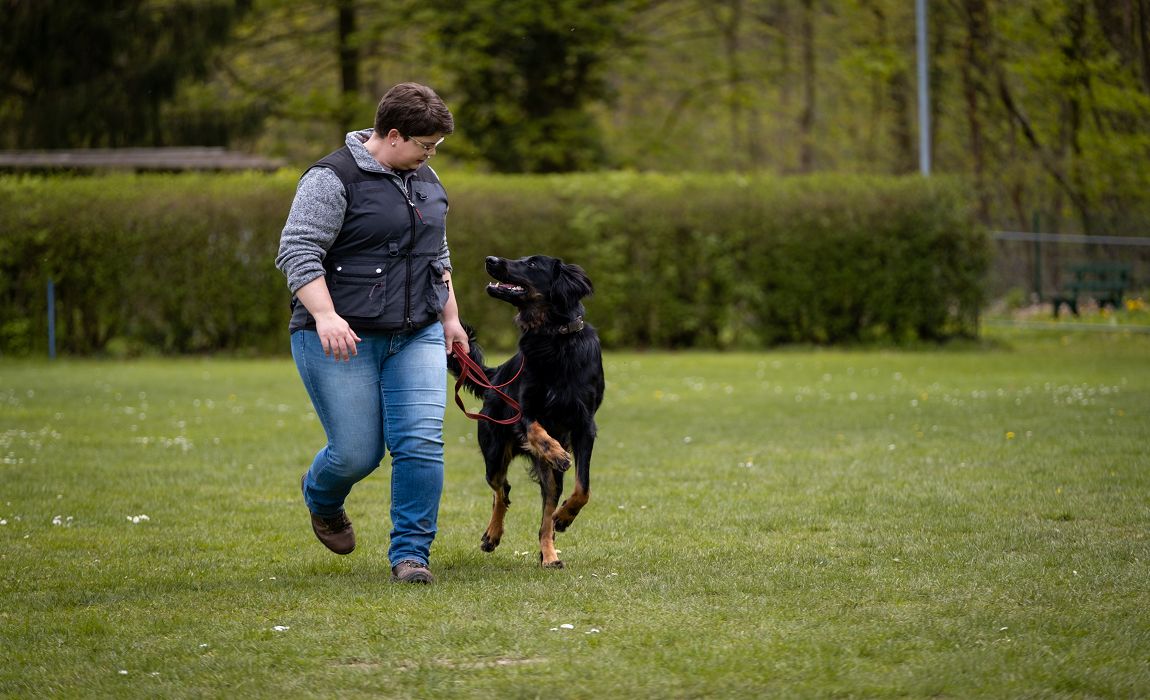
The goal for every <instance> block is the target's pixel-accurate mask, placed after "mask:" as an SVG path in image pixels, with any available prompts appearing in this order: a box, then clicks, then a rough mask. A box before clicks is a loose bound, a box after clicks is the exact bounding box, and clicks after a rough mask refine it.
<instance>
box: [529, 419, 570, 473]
mask: <svg viewBox="0 0 1150 700" xmlns="http://www.w3.org/2000/svg"><path fill="white" fill-rule="evenodd" d="M525 447H526V449H527V451H528V452H530V453H531V454H533V455H535V456H536V457H538V458H539V459H542V460H544V461H546V462H548V463H550V464H551V465H552V466H553V467H555V468H556V469H558V470H559V471H567V468H568V467H570V466H571V458H570V457H569V456H567V450H565V449H563V446H562V445H560V444H559V442H558V441H557V440H556V439H555V438H553V437H551V436H550V435H548V434H547V431H546V430H544V429H543V426H541V425H539V422H538V421H531V424H530V425H528V426H527V444H526V445H525Z"/></svg>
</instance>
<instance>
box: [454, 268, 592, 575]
mask: <svg viewBox="0 0 1150 700" xmlns="http://www.w3.org/2000/svg"><path fill="white" fill-rule="evenodd" d="M486 266H487V272H488V274H490V275H491V277H493V278H494V279H495V280H496V281H495V282H493V283H491V284H489V285H488V286H487V293H488V294H490V295H491V296H493V297H495V298H496V299H500V300H502V301H506V302H508V303H509V304H512V305H513V306H515V307H516V308H517V309H518V310H519V313H518V314H517V315H516V317H515V321H516V323H517V324H518V326H519V328H520V331H521V335H520V337H519V350H518V352H517V353H516V354H515V356H514V357H512V358H511V359H509V360H508V361H507V362H504V363H503V364H501V365H499V366H498V367H494V368H490V367H487V366H486V365H485V364H484V359H483V351H482V350H481V349H480V347H479V345H478V344H477V343H476V342H475V334H474V331H473V330H471V329H468V335H469V337H470V338H471V343H470V346H471V351H470V353H469V356H470V357H471V359H472V360H474V361H475V362H476V364H478V365H479V366H481V367H483V370H484V372H485V373H486V374H487V377H488V378H489V379H490V380H491V384H493V385H495V386H498V385H501V384H503V383H505V382H508V381H511V379H512V377H514V376H515V374H516V372H517V371H518V370H519V368H520V366H522V372H521V373H520V374H519V377H518V378H517V379H516V380H515V381H514V382H511V384H509V385H508V386H507V387H505V388H504V389H503V391H504V392H506V393H507V394H508V395H509V396H511V397H512V398H514V399H515V400H516V401H517V402H518V403H519V404H520V406H521V407H522V415H521V416H520V417H519V419H518V420H517V421H515V422H514V423H513V424H511V425H497V424H494V423H489V422H486V421H482V420H481V421H479V427H478V432H479V447H480V449H481V450H482V452H483V459H484V461H485V462H486V464H487V483H488V484H489V485H490V486H491V488H492V490H493V491H494V492H495V496H494V499H493V504H492V509H491V510H492V512H491V521H490V522H489V523H488V525H487V529H486V530H485V531H484V533H483V541H482V544H481V545H480V547H481V548H482V549H483V551H485V552H491V551H494V549H495V548H496V547H497V546H499V541H500V539H501V538H502V537H503V519H504V515H505V514H506V512H507V507H508V506H509V505H511V500H510V498H509V495H510V493H511V485H510V484H509V483H508V481H507V467H508V465H509V464H510V463H511V460H512V459H513V458H515V457H517V456H519V455H524V456H526V457H528V458H529V459H531V463H532V468H531V473H532V476H533V477H534V478H535V479H536V480H537V481H538V482H539V489H540V492H541V494H542V498H543V521H542V524H541V525H540V527H539V557H540V563H541V564H542V565H543V566H545V567H555V568H559V567H562V566H563V562H562V561H560V560H559V557H558V555H557V554H556V551H555V532H556V531H558V532H562V531H564V530H566V529H567V527H568V526H569V525H570V524H571V522H572V521H573V520H574V519H575V516H577V515H578V514H579V511H580V510H581V509H582V508H583V506H585V505H586V504H587V501H588V500H589V498H590V495H591V451H592V449H593V448H594V446H595V434H596V427H595V412H596V411H597V410H598V409H599V405H600V404H601V403H602V402H603V389H604V379H603V359H602V353H601V350H600V346H599V336H598V334H597V333H596V332H595V329H594V328H593V327H592V326H591V325H590V324H588V323H586V322H585V321H584V320H583V314H584V308H583V303H582V300H583V298H584V297H587V296H590V295H591V293H592V291H593V290H592V286H591V280H590V278H589V277H588V276H587V273H586V272H584V271H583V269H582V268H580V267H579V266H578V265H571V264H568V263H565V262H563V261H562V260H559V259H558V258H551V257H547V256H544V255H533V256H531V257H526V258H520V259H519V260H508V259H505V258H496V257H489V258H487V261H486ZM448 367H449V369H450V370H451V372H452V373H453V374H454V375H455V376H457V377H458V376H459V375H460V373H461V371H462V370H461V367H460V365H459V362H458V361H457V360H456V359H455V358H454V357H452V358H449V360H448ZM465 385H466V387H467V389H468V390H469V391H470V392H471V393H473V394H475V395H476V396H478V397H480V398H482V399H483V409H482V412H483V413H484V414H486V415H489V416H491V417H492V418H502V419H509V418H511V417H512V416H514V415H515V411H514V410H513V409H512V408H511V407H509V406H508V405H507V404H506V403H505V402H504V401H503V400H502V399H501V398H500V397H499V396H498V395H497V394H496V393H495V392H494V391H491V390H488V389H484V388H483V387H481V386H479V385H477V384H476V383H475V382H473V381H467V382H466V383H465ZM568 452H570V453H571V454H572V455H573V456H574V460H575V489H574V491H572V493H571V495H570V496H569V497H568V498H567V500H566V501H564V502H563V505H559V496H560V494H561V493H562V492H563V475H564V473H565V472H566V471H567V469H568V468H569V467H570V466H571V455H569V454H568Z"/></svg>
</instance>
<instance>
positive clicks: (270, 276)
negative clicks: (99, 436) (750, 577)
mask: <svg viewBox="0 0 1150 700" xmlns="http://www.w3.org/2000/svg"><path fill="white" fill-rule="evenodd" d="M442 175H443V176H445V184H446V185H447V188H448V193H449V195H450V197H451V213H450V215H449V217H448V237H449V240H450V243H451V249H452V260H453V263H454V265H455V273H454V277H455V283H456V294H457V296H458V298H459V302H460V308H461V309H462V313H463V316H464V319H465V320H466V321H469V322H471V323H472V324H474V325H475V326H476V327H478V328H479V329H480V332H481V335H482V337H483V338H484V339H485V341H486V344H488V345H490V346H492V347H509V346H510V345H511V344H512V343H513V342H514V338H515V328H514V326H513V324H512V323H511V319H512V316H513V311H512V310H511V308H510V307H508V306H506V305H505V304H503V303H501V302H497V301H495V300H493V299H491V298H489V297H487V295H486V294H485V292H484V287H485V285H486V282H487V275H486V273H485V272H484V270H483V259H484V257H485V256H487V255H499V256H505V257H520V256H523V255H529V254H532V253H546V254H549V255H556V256H559V257H563V258H565V259H566V260H568V261H569V262H575V263H578V264H580V265H582V266H583V267H584V268H585V269H586V270H587V271H588V273H589V274H590V275H591V277H592V279H593V281H594V283H595V288H596V294H595V296H594V297H592V298H591V299H589V300H588V302H587V306H588V310H589V320H590V321H591V322H592V323H594V324H595V325H596V326H597V327H598V328H599V330H600V332H601V334H602V336H603V339H604V342H605V344H607V345H608V346H610V347H669V348H687V347H692V348H761V347H767V346H772V345H777V344H781V343H818V344H830V343H851V342H874V341H880V342H896V343H899V342H906V341H914V340H938V339H944V338H947V337H952V336H956V335H967V336H969V335H973V334H975V333H976V332H977V324H978V313H979V309H980V307H981V305H982V303H983V300H984V299H983V278H984V275H985V271H986V268H987V265H988V263H989V254H990V253H989V250H990V249H989V245H988V240H987V237H986V234H985V232H984V231H983V230H982V229H981V228H980V227H979V226H977V225H976V223H975V222H974V219H973V216H972V214H971V211H970V209H969V207H968V206H967V201H968V197H967V193H966V192H965V191H964V190H963V189H962V188H961V186H960V185H959V184H958V183H956V182H954V181H950V180H946V179H931V180H926V179H923V178H918V177H911V178H864V177H845V176H843V177H839V176H833V177H832V176H817V177H803V178H775V177H765V176H764V177H745V176H737V175H704V174H691V175H676V176H670V175H650V174H630V173H611V174H595V175H565V176H480V175H452V174H451V173H442ZM294 188H295V174H294V173H281V174H278V175H274V176H268V175H256V174H249V175H167V176H163V175H148V176H132V175H112V176H103V177H92V178H30V177H24V178H17V177H7V178H0V353H5V354H25V353H33V352H34V353H40V352H43V351H44V350H45V349H46V346H47V315H46V294H45V287H46V283H47V280H48V279H52V280H54V282H55V286H56V294H57V336H58V347H59V349H60V351H61V352H64V353H72V354H85V353H94V352H110V353H114V354H136V353H147V352H165V353H188V352H208V351H220V350H223V351H252V352H260V353H266V352H276V351H283V350H284V348H286V346H287V343H286V338H285V334H286V324H287V319H288V302H289V296H288V292H287V288H286V285H285V283H284V280H283V277H282V276H281V275H280V273H279V271H278V270H276V269H275V268H274V266H273V260H274V257H275V254H276V249H277V245H278V238H279V231H280V229H281V228H282V226H283V222H284V218H285V217H286V215H287V211H288V208H289V205H290V203H291V199H292V195H293V193H294Z"/></svg>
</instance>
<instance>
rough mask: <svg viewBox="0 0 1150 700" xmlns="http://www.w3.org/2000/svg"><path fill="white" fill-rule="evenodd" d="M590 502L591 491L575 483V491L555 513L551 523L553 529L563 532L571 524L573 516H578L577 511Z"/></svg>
mask: <svg viewBox="0 0 1150 700" xmlns="http://www.w3.org/2000/svg"><path fill="white" fill-rule="evenodd" d="M590 500H591V491H590V490H588V489H585V488H583V484H580V483H576V484H575V490H574V491H572V492H571V495H570V496H568V497H567V500H566V501H563V505H561V506H559V509H558V510H556V511H555V516H554V518H553V521H554V523H555V529H556V530H557V531H558V532H563V531H564V530H566V529H567V528H568V527H570V525H571V522H572V521H573V520H575V516H577V515H579V511H581V510H583V506H585V505H587V502H588V501H590Z"/></svg>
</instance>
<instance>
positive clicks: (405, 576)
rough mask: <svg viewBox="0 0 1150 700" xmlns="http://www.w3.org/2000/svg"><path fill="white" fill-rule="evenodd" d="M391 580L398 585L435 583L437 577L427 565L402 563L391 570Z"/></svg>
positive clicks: (415, 562) (414, 562) (408, 561)
mask: <svg viewBox="0 0 1150 700" xmlns="http://www.w3.org/2000/svg"><path fill="white" fill-rule="evenodd" d="M391 580H392V581H395V582H396V583H435V577H434V576H432V575H431V570H430V569H428V568H427V564H424V563H423V562H418V561H411V560H407V561H401V562H399V563H398V564H396V565H395V566H393V567H392V568H391Z"/></svg>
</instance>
